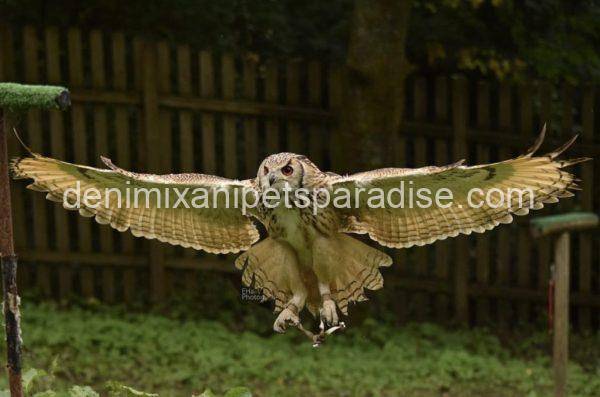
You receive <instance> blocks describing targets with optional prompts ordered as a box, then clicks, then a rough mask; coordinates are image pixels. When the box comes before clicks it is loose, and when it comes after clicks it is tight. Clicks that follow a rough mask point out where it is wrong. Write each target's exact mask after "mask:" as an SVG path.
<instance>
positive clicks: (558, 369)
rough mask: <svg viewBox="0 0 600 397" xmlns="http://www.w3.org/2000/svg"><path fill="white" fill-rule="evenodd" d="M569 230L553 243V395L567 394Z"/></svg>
mask: <svg viewBox="0 0 600 397" xmlns="http://www.w3.org/2000/svg"><path fill="white" fill-rule="evenodd" d="M569 252H570V236H569V232H563V233H561V234H560V236H559V237H558V239H557V240H556V243H555V244H554V266H555V269H556V270H555V280H556V281H555V283H556V284H555V287H554V288H555V290H554V295H555V298H554V301H555V302H554V340H553V344H552V346H553V347H552V349H553V365H554V395H555V396H556V397H564V396H566V395H567V363H568V361H569V281H570V277H569V268H570V263H569V261H570V255H569Z"/></svg>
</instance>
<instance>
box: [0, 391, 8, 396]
mask: <svg viewBox="0 0 600 397" xmlns="http://www.w3.org/2000/svg"><path fill="white" fill-rule="evenodd" d="M0 397H10V390H0Z"/></svg>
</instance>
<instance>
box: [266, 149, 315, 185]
mask: <svg viewBox="0 0 600 397" xmlns="http://www.w3.org/2000/svg"><path fill="white" fill-rule="evenodd" d="M302 157H303V156H300V155H297V154H294V153H278V154H273V155H271V156H269V157H267V158H266V159H265V160H264V161H263V162H262V163H261V165H260V167H259V168H258V174H257V178H258V181H259V185H260V187H261V188H262V189H267V188H273V189H277V190H281V189H283V188H284V187H285V186H289V187H290V188H291V189H298V188H300V187H302V179H303V178H304V167H303V165H302V162H301V158H302Z"/></svg>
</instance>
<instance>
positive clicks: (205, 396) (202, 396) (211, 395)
mask: <svg viewBox="0 0 600 397" xmlns="http://www.w3.org/2000/svg"><path fill="white" fill-rule="evenodd" d="M196 397H215V394H214V393H213V392H212V391H211V390H210V389H206V390H204V393H202V394H200V395H199V396H196Z"/></svg>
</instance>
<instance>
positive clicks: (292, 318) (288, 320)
mask: <svg viewBox="0 0 600 397" xmlns="http://www.w3.org/2000/svg"><path fill="white" fill-rule="evenodd" d="M298 324H300V317H298V308H297V307H296V306H295V305H293V304H290V305H288V306H287V307H286V308H285V309H283V310H282V311H281V313H279V315H278V316H277V318H276V319H275V323H273V330H274V331H275V332H279V333H281V334H282V333H284V332H285V330H286V329H287V327H288V326H289V325H293V326H298Z"/></svg>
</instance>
